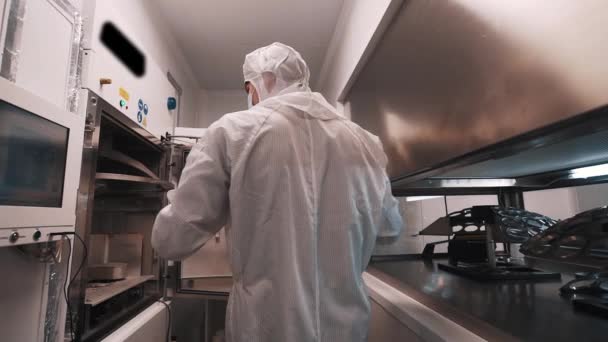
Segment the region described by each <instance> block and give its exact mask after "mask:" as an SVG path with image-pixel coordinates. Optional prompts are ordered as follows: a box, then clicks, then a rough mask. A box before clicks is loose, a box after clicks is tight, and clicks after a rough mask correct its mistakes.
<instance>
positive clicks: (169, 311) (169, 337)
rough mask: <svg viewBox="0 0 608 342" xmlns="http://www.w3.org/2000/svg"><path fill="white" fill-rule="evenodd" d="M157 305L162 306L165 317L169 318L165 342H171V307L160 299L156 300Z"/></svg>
mask: <svg viewBox="0 0 608 342" xmlns="http://www.w3.org/2000/svg"><path fill="white" fill-rule="evenodd" d="M158 302H159V303H161V304H163V305H164V306H165V307H166V308H167V316H168V317H169V323H168V325H167V338H166V341H167V342H171V306H170V305H169V304H168V303H167V302H165V301H164V300H162V299H159V300H158Z"/></svg>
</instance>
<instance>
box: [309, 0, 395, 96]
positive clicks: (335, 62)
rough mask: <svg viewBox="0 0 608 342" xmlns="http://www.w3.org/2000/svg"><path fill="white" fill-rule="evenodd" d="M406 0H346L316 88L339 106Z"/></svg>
mask: <svg viewBox="0 0 608 342" xmlns="http://www.w3.org/2000/svg"><path fill="white" fill-rule="evenodd" d="M402 3H403V0H373V1H370V0H351V1H345V3H344V7H343V9H342V13H341V15H340V17H339V19H338V23H337V25H336V30H335V32H334V35H333V37H332V39H331V43H330V45H329V49H328V51H327V55H326V57H325V61H324V63H323V68H322V69H321V77H320V79H319V82H318V83H317V84H316V87H315V88H316V89H317V90H318V91H320V92H321V93H323V95H325V97H327V100H328V101H329V102H330V103H331V104H334V105H336V104H337V102H338V101H339V100H341V96H343V95H344V94H345V93H346V91H347V89H348V87H349V86H350V85H351V84H352V82H353V81H354V79H355V78H356V74H357V72H358V70H360V68H361V67H362V66H363V65H364V64H365V61H366V59H367V57H368V56H369V55H370V53H371V52H372V51H373V49H374V47H375V44H376V43H377V42H378V40H379V38H380V37H381V36H382V33H383V32H384V30H385V29H386V28H387V27H388V24H389V23H390V21H391V19H392V17H393V15H394V14H395V13H396V12H397V10H398V9H399V8H400V6H401V4H402Z"/></svg>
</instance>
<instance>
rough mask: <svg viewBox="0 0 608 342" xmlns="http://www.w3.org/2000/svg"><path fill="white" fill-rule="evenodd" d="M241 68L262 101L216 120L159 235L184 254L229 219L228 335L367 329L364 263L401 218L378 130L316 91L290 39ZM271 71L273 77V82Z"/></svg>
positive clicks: (327, 340)
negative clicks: (267, 78)
mask: <svg viewBox="0 0 608 342" xmlns="http://www.w3.org/2000/svg"><path fill="white" fill-rule="evenodd" d="M243 68H244V72H245V80H246V81H248V82H251V83H252V84H253V85H254V86H255V87H256V89H257V90H258V93H259V94H260V97H261V98H260V100H261V102H260V103H259V104H258V105H256V106H254V107H253V108H251V109H249V110H246V111H242V112H237V113H232V114H227V115H224V116H223V117H222V118H221V119H220V120H218V121H217V122H215V123H214V124H213V125H211V126H210V127H209V129H208V130H207V132H206V134H205V135H204V136H203V138H202V139H201V141H200V142H199V144H197V145H196V146H195V147H194V148H193V150H192V152H191V153H190V155H189V157H188V160H187V163H186V167H185V168H184V171H183V173H182V177H181V181H180V184H179V186H178V187H177V189H176V190H174V191H171V192H170V193H169V195H168V197H169V200H170V203H171V204H169V205H168V206H167V207H165V208H164V209H163V210H162V211H161V212H160V214H159V215H158V217H157V219H156V222H155V225H154V230H153V234H152V244H153V246H154V248H155V249H156V250H157V251H158V253H159V254H160V255H161V256H163V257H166V258H168V259H182V258H185V257H187V256H189V255H191V254H192V253H194V252H195V251H196V250H197V249H199V248H200V247H201V246H202V245H203V244H204V243H205V242H206V241H208V240H209V239H211V238H212V237H213V236H214V234H215V233H216V232H218V231H219V230H220V229H221V228H222V227H223V226H226V234H227V241H228V249H229V257H230V263H231V267H232V272H233V277H234V285H233V288H232V291H231V293H230V298H229V302H228V312H227V318H226V337H227V340H228V341H243V342H244V341H247V342H275V341H276V342H297V341H306V342H308V341H323V342H342V341H344V342H347V341H348V342H353V341H365V340H366V338H367V331H368V324H369V317H370V303H369V300H368V297H367V294H366V289H365V285H364V283H363V280H362V273H363V272H364V270H365V268H366V267H367V264H368V262H369V260H370V257H371V254H372V249H373V247H374V244H375V241H376V238H377V237H378V236H397V235H398V234H399V233H400V231H401V229H402V225H403V221H402V217H401V215H400V214H399V211H398V205H397V201H396V200H395V198H394V197H393V196H392V194H391V188H390V184H389V181H388V178H387V175H386V171H385V168H386V163H387V159H386V155H385V153H384V151H383V149H382V146H381V144H380V141H379V140H378V138H377V137H375V136H373V135H372V134H370V133H368V132H367V131H365V130H364V129H362V128H361V127H359V126H358V125H356V124H355V123H353V122H351V121H349V120H348V119H346V118H344V117H342V116H340V115H339V114H337V113H336V110H335V109H334V108H333V107H332V106H331V105H330V104H329V103H328V102H327V101H326V100H325V99H324V98H323V96H322V95H321V94H319V93H314V92H311V91H310V89H309V87H308V79H309V71H308V67H307V66H306V63H305V62H304V60H303V59H302V57H301V56H300V55H299V54H298V53H297V52H296V51H295V50H293V49H292V48H290V47H288V46H285V45H283V44H279V43H275V44H272V45H270V46H268V47H265V48H261V49H258V50H256V51H255V52H253V53H251V54H249V55H248V56H247V58H246V60H245V65H244V67H243ZM264 72H268V73H272V75H274V76H275V77H276V82H275V84H274V88H273V89H267V88H265V86H264V82H263V81H262V77H261V75H262V73H264ZM277 87H278V89H277Z"/></svg>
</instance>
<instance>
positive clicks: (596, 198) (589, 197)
mask: <svg viewBox="0 0 608 342" xmlns="http://www.w3.org/2000/svg"><path fill="white" fill-rule="evenodd" d="M575 192H576V202H577V205H578V211H579V212H582V211H586V210H590V209H593V208H597V207H602V206H605V205H608V184H599V185H589V186H581V187H578V188H575Z"/></svg>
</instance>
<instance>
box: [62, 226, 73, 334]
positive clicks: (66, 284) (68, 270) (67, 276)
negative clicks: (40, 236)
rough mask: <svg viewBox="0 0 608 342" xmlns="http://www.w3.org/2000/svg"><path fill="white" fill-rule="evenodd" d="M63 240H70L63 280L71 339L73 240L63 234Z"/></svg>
mask: <svg viewBox="0 0 608 342" xmlns="http://www.w3.org/2000/svg"><path fill="white" fill-rule="evenodd" d="M61 240H62V241H67V242H68V260H67V262H66V267H65V281H64V282H63V298H65V304H66V306H67V310H68V322H69V323H70V341H73V340H74V325H73V324H72V308H71V307H70V301H69V300H68V285H69V284H68V280H69V279H70V264H71V262H70V261H71V259H72V242H71V241H70V238H69V237H67V236H66V235H62V236H61Z"/></svg>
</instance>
